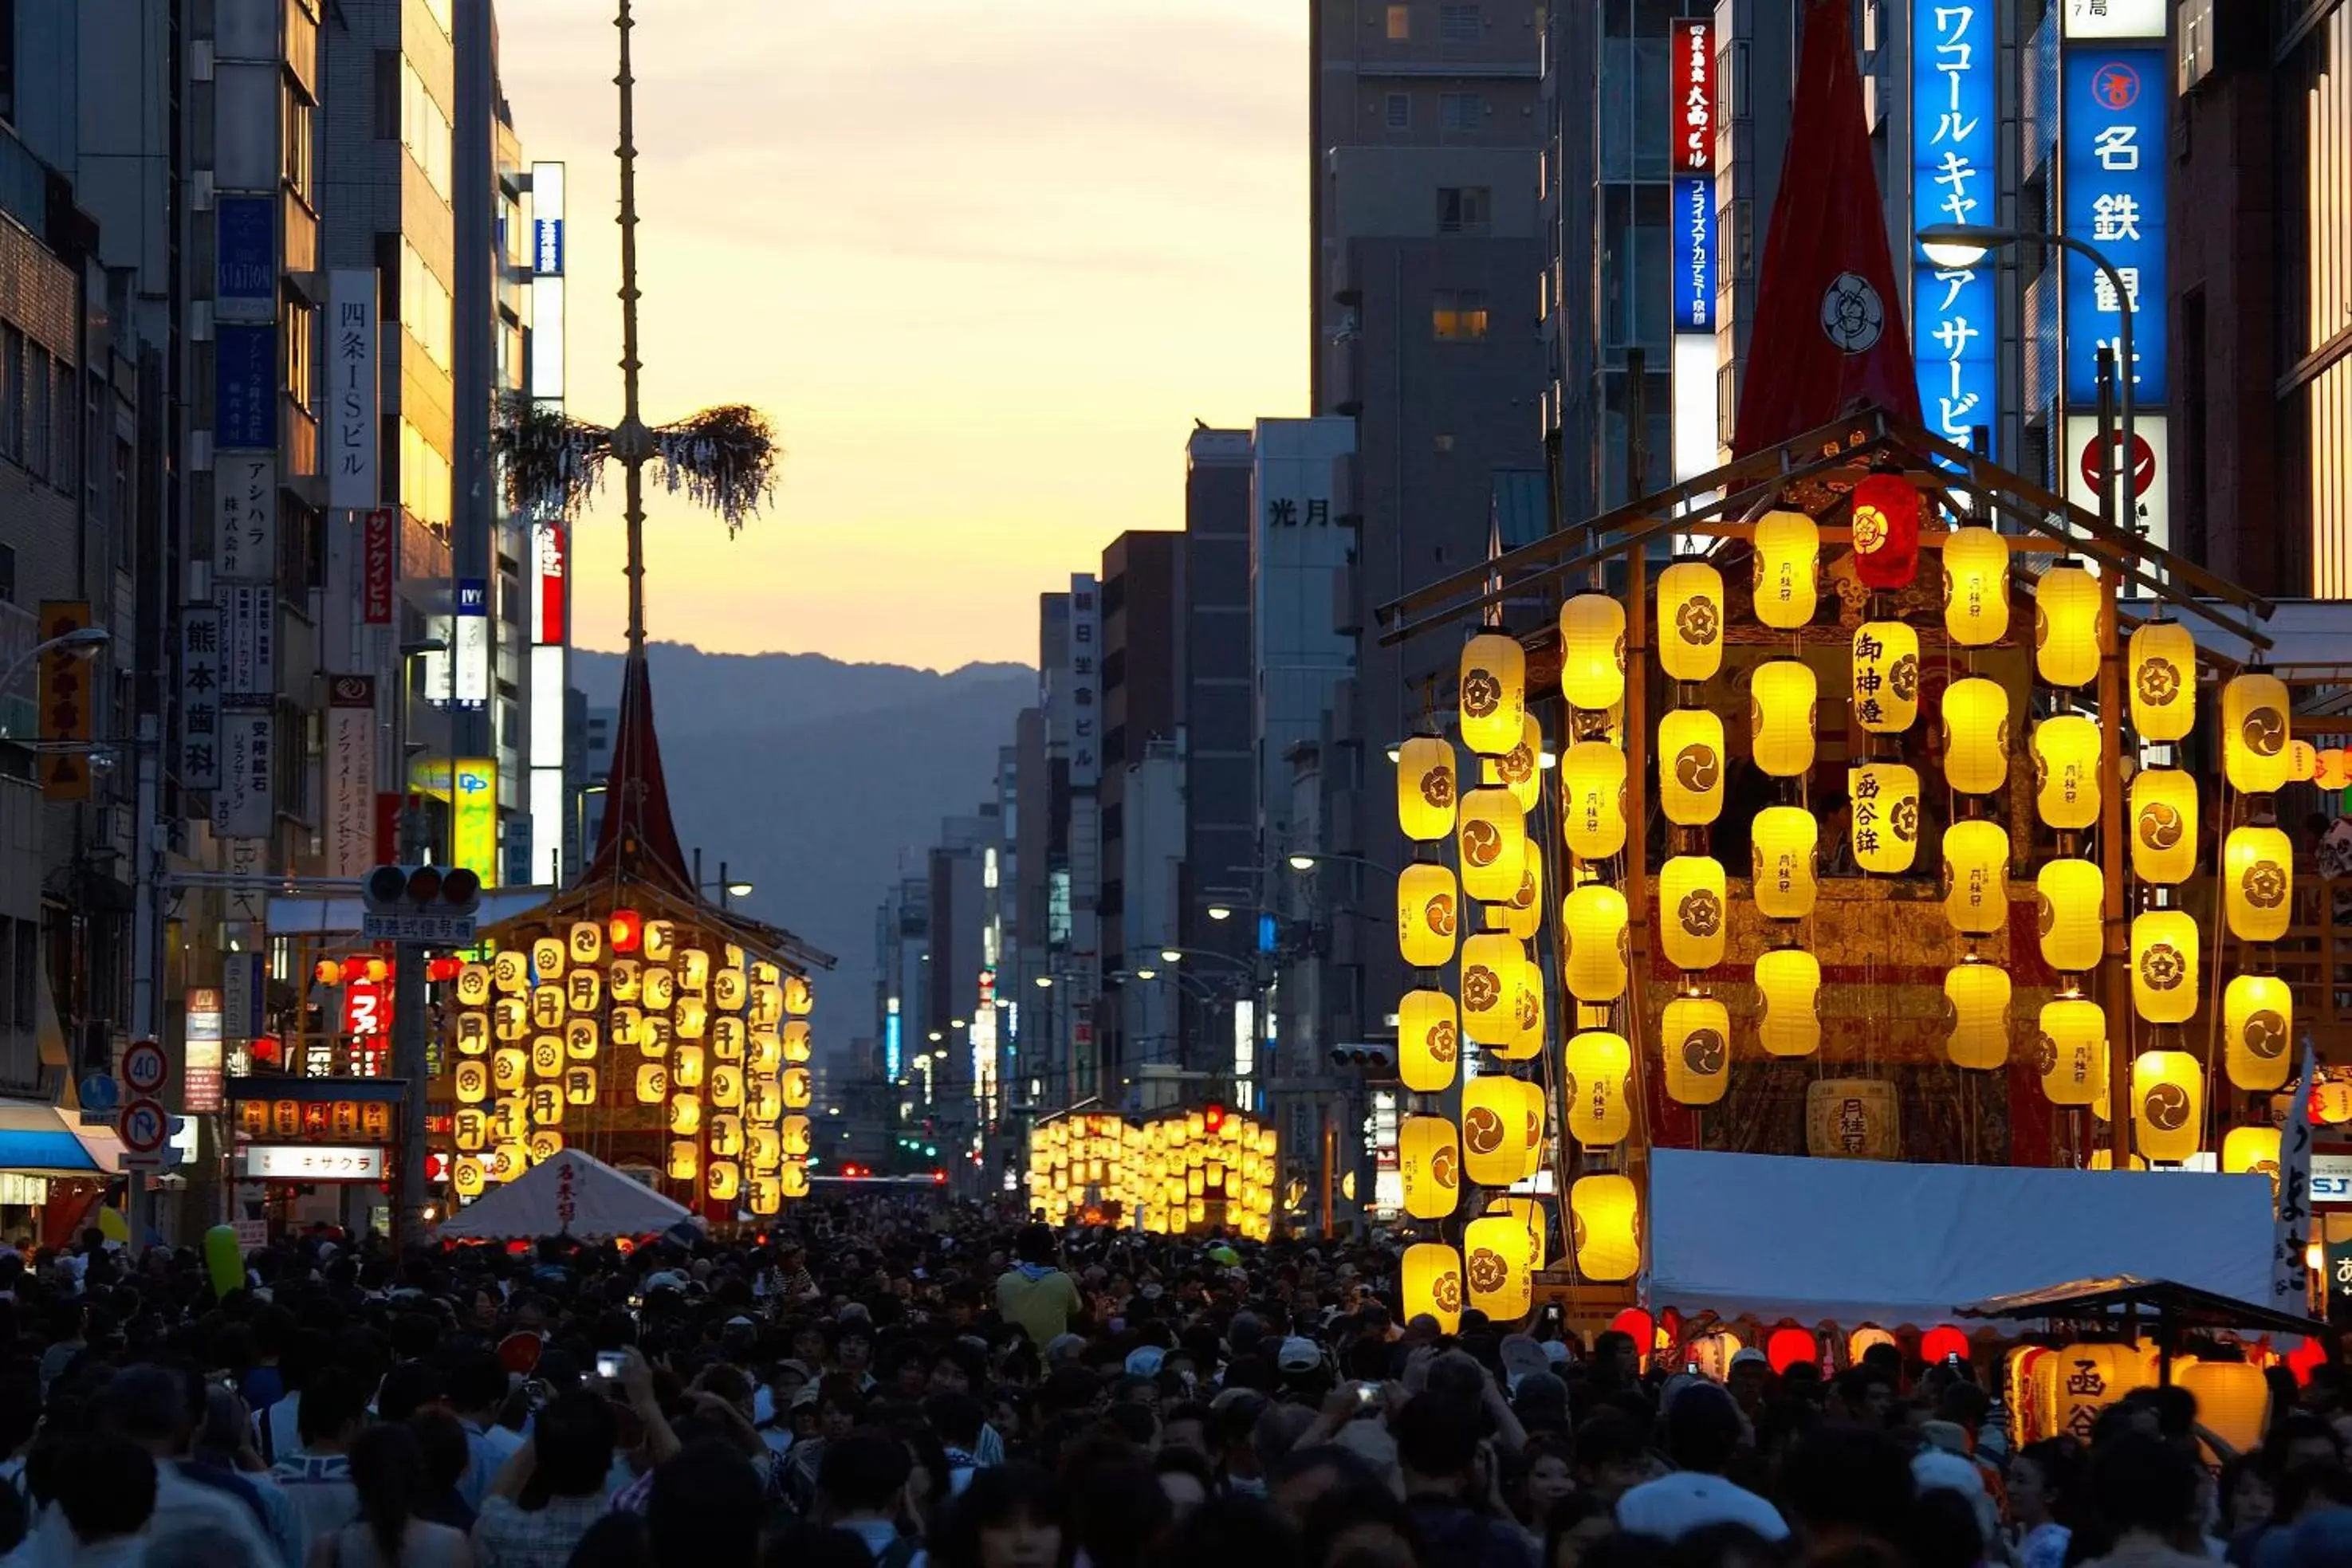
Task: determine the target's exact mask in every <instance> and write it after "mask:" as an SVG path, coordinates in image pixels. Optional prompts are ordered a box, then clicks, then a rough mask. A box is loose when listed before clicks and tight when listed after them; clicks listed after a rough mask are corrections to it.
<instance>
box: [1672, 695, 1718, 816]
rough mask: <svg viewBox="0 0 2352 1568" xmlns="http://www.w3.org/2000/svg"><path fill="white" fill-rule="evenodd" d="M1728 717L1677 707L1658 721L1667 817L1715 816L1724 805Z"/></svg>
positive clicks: (1703, 709)
mask: <svg viewBox="0 0 2352 1568" xmlns="http://www.w3.org/2000/svg"><path fill="white" fill-rule="evenodd" d="M1723 773H1724V755H1723V720H1721V719H1719V718H1717V717H1716V716H1715V715H1714V714H1712V713H1710V712H1708V711H1707V710H1706V709H1705V708H1686V707H1685V708H1675V709H1674V710H1673V711H1672V712H1670V713H1668V714H1667V715H1666V716H1664V718H1661V719H1660V720H1659V721H1658V803H1659V804H1660V805H1661V806H1662V807H1664V810H1665V813H1666V821H1669V822H1679V823H1682V824H1685V825H1686V826H1696V825H1698V824H1701V823H1706V822H1712V821H1715V820H1716V818H1717V816H1719V815H1721V814H1722V811H1723Z"/></svg>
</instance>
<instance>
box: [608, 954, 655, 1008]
mask: <svg viewBox="0 0 2352 1568" xmlns="http://www.w3.org/2000/svg"><path fill="white" fill-rule="evenodd" d="M644 972H645V969H644V966H643V965H641V964H639V963H638V962H637V960H635V958H615V959H614V960H613V964H612V967H611V968H609V969H608V970H606V971H605V979H604V989H605V990H606V991H607V992H608V993H609V994H610V995H611V997H612V998H613V999H614V1001H616V1002H635V1001H637V1000H639V999H640V998H643V997H644V995H645V990H644V988H643V987H642V986H640V985H639V983H638V980H639V977H641V976H642V975H643V974H644Z"/></svg>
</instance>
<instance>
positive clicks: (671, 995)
mask: <svg viewBox="0 0 2352 1568" xmlns="http://www.w3.org/2000/svg"><path fill="white" fill-rule="evenodd" d="M638 983H639V985H640V986H641V988H643V990H644V992H645V1002H646V1011H647V1012H656V1013H666V1012H667V1011H669V1009H670V1004H671V1003H673V1002H675V1001H677V971H676V970H674V969H669V968H666V967H663V966H662V965H659V964H648V965H646V968H645V972H644V974H643V975H642V976H641V977H639V982H638Z"/></svg>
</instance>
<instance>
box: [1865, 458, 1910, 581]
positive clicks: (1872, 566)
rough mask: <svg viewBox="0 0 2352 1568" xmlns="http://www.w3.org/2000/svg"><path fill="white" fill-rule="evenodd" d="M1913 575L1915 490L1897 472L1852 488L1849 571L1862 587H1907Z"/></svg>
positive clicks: (1874, 475)
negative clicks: (1860, 582) (1851, 541)
mask: <svg viewBox="0 0 2352 1568" xmlns="http://www.w3.org/2000/svg"><path fill="white" fill-rule="evenodd" d="M1918 572H1919V492H1918V491H1916V490H1915V489H1913V488H1912V487H1911V482H1910V481H1909V480H1908V479H1906V478H1904V477H1903V476H1901V475H1900V474H1873V475H1871V476H1868V477H1867V478H1865V479H1864V480H1863V481H1862V483H1861V484H1859V485H1856V486H1854V487H1853V573H1854V575H1855V576H1856V577H1858V578H1860V579H1862V582H1863V586H1864V587H1865V588H1908V587H1910V586H1911V580H1912V579H1913V578H1914V577H1916V576H1917V575H1918Z"/></svg>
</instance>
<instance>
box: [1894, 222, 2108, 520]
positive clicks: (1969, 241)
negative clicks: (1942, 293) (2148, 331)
mask: <svg viewBox="0 0 2352 1568" xmlns="http://www.w3.org/2000/svg"><path fill="white" fill-rule="evenodd" d="M1918 238H1919V254H1920V255H1922V256H1926V257H1927V259H1928V260H1929V261H1931V262H1933V263H1935V264H1936V265H1937V267H1942V268H1944V269H1945V270H1946V271H1948V272H1950V271H1959V270H1962V269H1965V268H1968V267H1974V266H1976V265H1977V264H1978V263H1979V262H1981V261H1982V260H1984V258H1985V257H1986V256H1989V255H1990V254H1991V253H1992V252H1993V251H1996V250H2000V249H2003V248H2006V247H2007V246H2012V245H2042V246H2057V247H2058V248H2060V249H2061V250H2071V251H2073V252H2074V254H2075V255H2076V256H2081V257H2082V258H2083V259H2084V260H2085V261H2087V262H2089V263H2090V264H2091V265H2092V266H2093V267H2097V268H2098V269H2099V271H2100V272H2101V273H2102V274H2104V275H2105V277H2106V280H2107V287H2110V288H2112V289H2114V290H2115V291H2116V306H2117V308H2118V309H2119V311H2120V313H2121V315H2120V319H2121V322H2122V325H2121V326H2120V327H2118V328H2117V329H2116V349H2117V361H2116V418H2117V423H2118V426H2119V432H2118V433H2119V434H2120V435H2121V436H2122V441H2121V443H2120V444H2121V445H2122V447H2123V461H2122V463H2121V465H2120V466H2121V468H2122V470H2123V477H2124V505H2125V507H2126V508H2128V510H2127V513H2126V515H2127V516H2128V517H2130V519H2131V525H2132V531H2133V532H2134V533H2137V532H2139V531H2140V528H2139V500H2138V497H2139V490H2138V487H2137V485H2135V484H2134V483H2133V482H2132V479H2133V473H2134V470H2135V469H2137V467H2138V465H2139V456H2138V442H2137V437H2136V436H2135V435H2134V434H2133V432H2132V412H2133V406H2132V405H2133V398H2132V389H2133V387H2134V386H2135V385H2136V384H2137V382H2138V381H2139V370H2138V361H2136V360H2135V359H2134V358H2133V357H2132V297H2131V290H2130V289H2128V288H2126V287H2125V286H2124V275H2123V274H2122V273H2121V272H2119V271H2117V270H2116V264H2115V263H2114V262H2112V261H2109V260H2108V259H2107V257H2106V255H2105V253H2104V252H2102V251H2100V250H2097V249H2095V248H2094V247H2093V246H2088V245H2085V244H2084V242H2083V241H2081V240H2078V239H2076V238H2075V237H2074V235H2062V234H2042V233H2041V232H2039V231H2037V230H2032V229H2011V228H1996V227H1994V226H1993V225H1990V224H1930V225H1927V227H1926V228H1924V229H1921V230H1920V231H1919V235H1918ZM2062 281H2063V280H2062ZM2105 457H2106V461H2105V463H2104V464H2103V465H2102V467H2101V470H2100V496H2099V502H2100V504H2101V505H2102V506H2105V505H2106V504H2108V503H2109V502H2110V501H2112V500H2113V499H2114V496H2115V492H2114V490H2113V488H2112V486H2114V484H2115V479H2116V467H2117V466H2118V465H2116V463H2115V461H2114V458H2113V455H2112V454H2107V455H2105Z"/></svg>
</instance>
